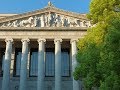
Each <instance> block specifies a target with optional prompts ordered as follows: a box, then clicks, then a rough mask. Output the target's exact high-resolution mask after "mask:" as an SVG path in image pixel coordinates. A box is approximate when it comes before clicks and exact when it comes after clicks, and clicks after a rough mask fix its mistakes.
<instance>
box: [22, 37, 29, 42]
mask: <svg viewBox="0 0 120 90" xmlns="http://www.w3.org/2000/svg"><path fill="white" fill-rule="evenodd" d="M25 41H26V42H29V41H30V39H28V38H25V39H22V40H21V42H25Z"/></svg>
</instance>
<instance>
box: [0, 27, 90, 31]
mask: <svg viewBox="0 0 120 90" xmlns="http://www.w3.org/2000/svg"><path fill="white" fill-rule="evenodd" d="M87 29H88V28H86V27H16V28H15V27H6V28H5V27H4V28H1V27H0V31H87Z"/></svg>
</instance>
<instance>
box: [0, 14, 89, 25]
mask: <svg viewBox="0 0 120 90" xmlns="http://www.w3.org/2000/svg"><path fill="white" fill-rule="evenodd" d="M90 26H91V25H90V21H87V20H81V19H78V18H74V17H69V16H65V15H60V14H56V13H43V14H40V15H35V16H30V17H26V18H22V19H18V20H12V21H8V22H4V23H1V24H0V27H90Z"/></svg>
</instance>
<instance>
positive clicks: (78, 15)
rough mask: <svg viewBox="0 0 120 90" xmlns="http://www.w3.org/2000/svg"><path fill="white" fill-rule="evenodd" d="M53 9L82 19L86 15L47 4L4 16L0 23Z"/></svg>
mask: <svg viewBox="0 0 120 90" xmlns="http://www.w3.org/2000/svg"><path fill="white" fill-rule="evenodd" d="M55 11H59V12H56V13H61V14H64V15H67V16H72V17H76V18H80V19H83V20H87V17H86V15H85V14H80V13H75V12H70V11H66V10H63V9H59V8H56V7H54V6H49V5H48V6H46V7H44V8H42V9H40V10H34V11H31V12H27V13H22V14H15V15H13V16H8V17H5V18H1V19H0V23H3V22H7V21H12V20H16V19H21V18H25V17H29V16H31V15H37V14H41V13H45V12H55Z"/></svg>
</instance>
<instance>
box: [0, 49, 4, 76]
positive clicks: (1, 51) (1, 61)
mask: <svg viewBox="0 0 120 90" xmlns="http://www.w3.org/2000/svg"><path fill="white" fill-rule="evenodd" d="M4 52H5V49H0V77H1V76H3V69H4V59H5V55H4Z"/></svg>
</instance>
